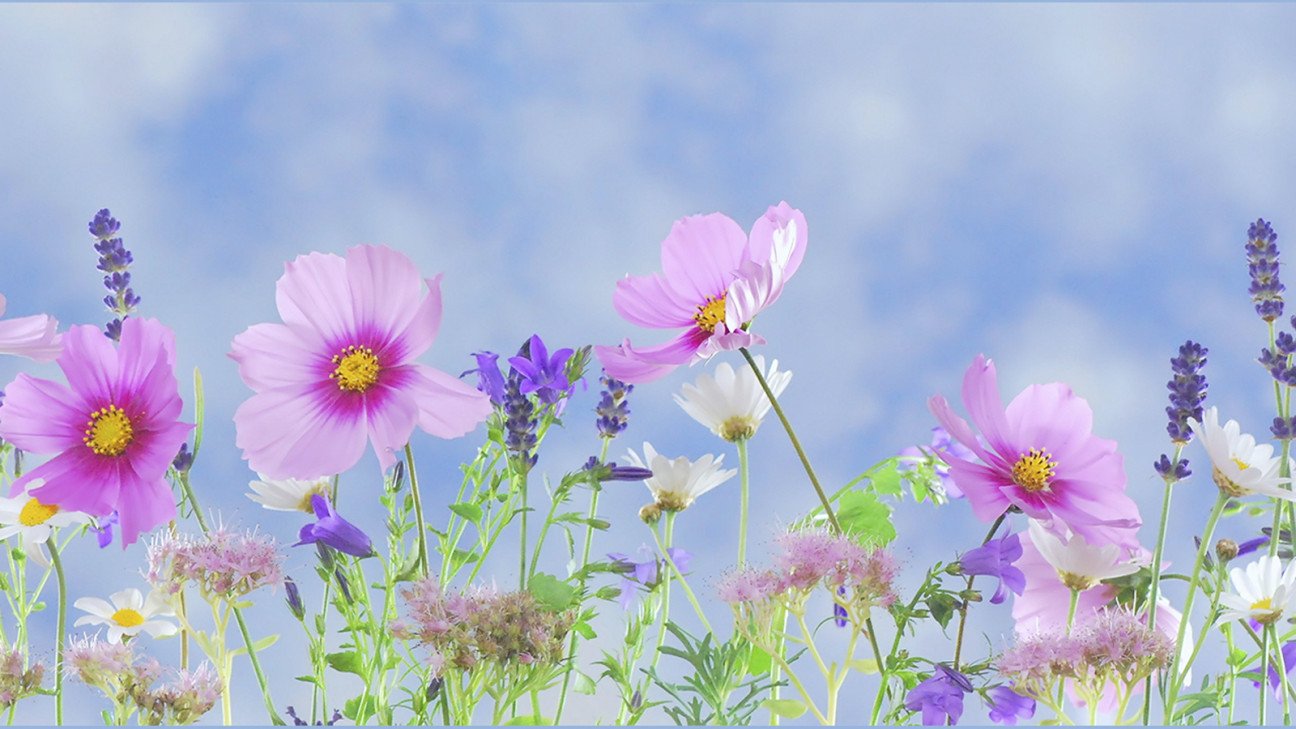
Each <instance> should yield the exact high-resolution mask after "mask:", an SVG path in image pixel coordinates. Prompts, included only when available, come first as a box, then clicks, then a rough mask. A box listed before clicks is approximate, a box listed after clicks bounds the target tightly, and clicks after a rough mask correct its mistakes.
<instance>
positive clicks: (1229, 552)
mask: <svg viewBox="0 0 1296 729" xmlns="http://www.w3.org/2000/svg"><path fill="white" fill-rule="evenodd" d="M1215 556H1216V557H1218V558H1219V561H1220V562H1221V563H1223V562H1228V561H1229V560H1231V559H1233V558H1234V557H1236V556H1238V544H1237V542H1235V541H1233V540H1232V539H1221V540H1219V541H1218V542H1215Z"/></svg>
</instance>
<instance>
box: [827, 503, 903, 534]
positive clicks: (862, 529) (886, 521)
mask: <svg viewBox="0 0 1296 729" xmlns="http://www.w3.org/2000/svg"><path fill="white" fill-rule="evenodd" d="M837 504H838V506H837V521H838V522H839V523H840V524H841V526H842V529H844V530H845V531H847V532H849V533H851V534H853V535H855V536H856V538H858V539H859V540H860V541H862V542H876V543H878V544H889V543H890V542H891V541H892V540H893V539H895V538H896V530H895V526H893V525H892V524H891V507H890V506H887V505H886V504H884V503H882V502H881V501H878V497H877V496H876V495H875V494H870V493H867V492H864V491H848V492H847V493H844V494H842V496H841V498H840V499H838V501H837Z"/></svg>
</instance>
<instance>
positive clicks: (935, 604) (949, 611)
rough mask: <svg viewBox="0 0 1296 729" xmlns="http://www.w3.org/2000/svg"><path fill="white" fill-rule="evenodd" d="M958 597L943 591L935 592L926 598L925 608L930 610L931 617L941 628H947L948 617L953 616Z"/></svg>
mask: <svg viewBox="0 0 1296 729" xmlns="http://www.w3.org/2000/svg"><path fill="white" fill-rule="evenodd" d="M958 604H959V601H958V598H956V597H954V596H953V595H949V594H945V593H937V594H935V595H932V596H931V598H929V599H928V600H927V609H928V610H931V614H932V618H933V619H935V620H936V622H938V623H940V626H941V627H942V628H948V627H949V624H950V619H951V618H953V617H954V611H955V610H956V609H958Z"/></svg>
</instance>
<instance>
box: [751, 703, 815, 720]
mask: <svg viewBox="0 0 1296 729" xmlns="http://www.w3.org/2000/svg"><path fill="white" fill-rule="evenodd" d="M761 708H762V709H768V710H770V711H772V712H774V713H775V714H778V715H779V716H781V717H783V718H784V719H798V718H800V717H801V715H802V714H804V713H806V705H805V702H804V701H797V700H796V699H765V700H764V701H762V702H761Z"/></svg>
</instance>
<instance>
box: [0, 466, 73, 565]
mask: <svg viewBox="0 0 1296 729" xmlns="http://www.w3.org/2000/svg"><path fill="white" fill-rule="evenodd" d="M44 483H45V482H44V481H42V480H41V479H34V480H33V481H31V483H29V484H28V488H36V487H38V486H42V485H44ZM88 523H90V517H89V516H88V515H86V514H83V513H81V512H79V511H67V510H64V509H60V508H59V507H58V506H57V505H55V504H42V503H41V502H40V501H38V500H37V499H35V498H33V497H31V496H28V495H27V494H26V493H23V494H21V495H19V496H17V497H15V498H7V497H0V539H8V538H9V537H12V536H13V535H15V534H21V535H22V550H23V551H24V552H26V553H27V556H28V557H31V558H32V561H33V562H35V563H36V564H38V565H40V566H42V567H49V566H50V558H49V552H48V550H47V549H46V548H45V543H46V542H47V541H49V538H50V535H52V534H53V533H54V529H55V528H56V527H66V526H72V525H74V524H88Z"/></svg>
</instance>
